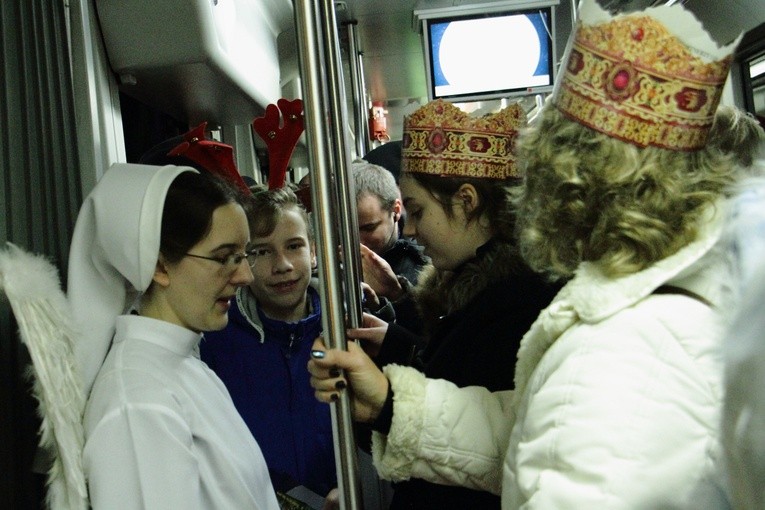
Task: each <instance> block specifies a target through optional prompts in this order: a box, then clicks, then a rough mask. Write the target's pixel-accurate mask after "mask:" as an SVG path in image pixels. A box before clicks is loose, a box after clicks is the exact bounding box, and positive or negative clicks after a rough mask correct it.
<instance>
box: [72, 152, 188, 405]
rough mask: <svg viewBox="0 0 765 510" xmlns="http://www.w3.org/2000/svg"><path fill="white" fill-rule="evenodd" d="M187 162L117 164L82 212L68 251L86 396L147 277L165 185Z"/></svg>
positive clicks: (153, 259) (153, 260)
mask: <svg viewBox="0 0 765 510" xmlns="http://www.w3.org/2000/svg"><path fill="white" fill-rule="evenodd" d="M183 172H196V170H194V169H192V168H189V167H177V166H163V167H159V166H149V165H134V164H125V163H118V164H114V165H112V166H111V167H110V168H109V169H108V170H107V171H106V173H104V175H103V177H102V178H101V179H100V180H99V181H98V183H97V184H96V186H95V188H94V189H93V191H92V192H91V193H90V195H88V197H87V198H86V199H85V202H84V203H83V205H82V208H81V209H80V213H79V216H78V217H77V223H76V225H75V229H74V234H73V236H72V245H71V249H70V252H69V276H68V279H69V284H68V289H67V297H68V299H69V304H70V306H71V309H72V313H73V314H74V319H75V324H76V327H77V328H78V330H79V334H80V335H81V337H80V338H78V339H77V341H76V342H75V345H74V354H75V359H76V361H77V363H78V365H79V366H78V368H79V371H80V375H81V377H82V382H83V386H84V391H85V395H86V396H87V395H89V393H90V389H91V387H92V386H93V381H94V380H95V378H96V375H97V374H98V371H99V369H100V368H101V364H102V363H103V361H104V358H105V357H106V353H107V351H108V350H109V346H110V344H111V341H112V336H113V334H114V324H115V319H116V317H117V316H118V315H121V314H123V313H125V312H126V311H127V308H128V307H129V306H130V305H131V304H132V298H131V296H132V297H134V296H135V294H136V292H143V291H145V290H146V289H147V288H148V287H149V284H150V283H151V281H152V276H153V274H154V269H155V267H156V263H157V259H158V257H159V243H160V233H161V225H162V209H163V207H164V203H165V196H166V195H167V190H168V188H169V187H170V184H171V183H172V182H173V180H174V179H175V178H176V177H177V176H178V175H179V174H181V173H183Z"/></svg>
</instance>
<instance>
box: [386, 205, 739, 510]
mask: <svg viewBox="0 0 765 510" xmlns="http://www.w3.org/2000/svg"><path fill="white" fill-rule="evenodd" d="M721 209H722V206H721V205H718V207H717V208H710V211H709V213H708V215H707V216H708V217H707V220H708V221H706V222H705V223H704V227H703V228H702V230H701V232H700V233H699V236H698V238H697V240H696V241H695V242H693V243H691V244H689V245H688V246H686V247H684V248H683V249H682V250H680V251H679V252H677V253H675V254H674V255H672V256H670V257H668V258H666V259H664V260H662V261H660V262H658V263H657V264H655V265H653V266H651V267H649V268H647V269H645V270H644V271H641V272H639V273H636V274H632V275H629V276H626V277H623V278H619V279H607V278H605V277H604V276H603V275H602V274H601V273H600V272H599V271H598V269H597V268H596V267H595V266H594V265H592V264H586V263H585V264H583V265H582V266H581V267H580V268H579V269H578V271H577V274H576V276H575V277H574V279H572V280H571V281H570V282H569V283H568V284H567V285H566V286H565V287H564V288H563V289H562V290H561V292H560V293H559V294H558V296H557V297H556V298H555V300H554V301H553V302H552V303H551V305H550V306H549V307H548V308H547V309H545V310H544V311H543V312H542V313H541V314H540V316H539V318H538V319H537V321H536V322H535V323H534V325H533V326H532V327H531V329H530V331H529V332H528V333H527V334H526V335H525V337H524V339H523V342H522V345H521V349H520V351H519V354H518V361H517V364H516V372H515V380H516V389H515V391H513V392H501V393H494V394H492V393H489V392H488V391H486V390H484V389H482V388H475V387H473V388H463V389H458V388H456V387H455V386H453V385H451V384H450V383H448V382H445V381H436V380H428V379H425V378H424V377H423V376H422V375H420V374H418V373H417V372H416V371H414V370H412V369H409V368H405V367H397V366H389V367H387V368H386V374H387V376H388V377H389V379H390V381H391V384H392V387H393V390H394V395H395V400H394V413H393V422H392V426H391V429H390V434H389V435H388V436H383V435H380V434H375V436H374V438H373V443H374V444H373V454H374V458H375V463H376V466H377V468H378V471H379V472H380V474H381V475H382V476H383V477H385V478H390V479H392V480H401V479H406V478H408V477H411V476H416V477H420V478H425V479H428V480H431V481H434V482H438V483H445V484H458V485H465V486H469V487H474V488H481V489H484V490H490V491H492V492H495V493H500V492H501V494H502V507H503V509H515V508H524V509H544V510H547V509H553V508H561V509H578V508H585V509H592V508H597V509H604V508H607V509H617V508H618V509H621V508H624V509H628V508H629V509H640V508H645V509H658V508H687V507H690V506H692V505H693V501H694V500H696V501H698V498H703V497H704V496H703V494H704V492H705V491H707V490H709V489H710V488H713V487H715V485H716V480H715V467H716V463H717V457H718V455H719V453H718V452H719V446H718V445H719V437H718V436H719V421H720V409H721V405H722V360H721V337H722V331H723V328H724V324H723V322H724V320H723V317H722V314H721V313H719V306H720V304H721V301H722V300H723V299H724V297H725V296H726V294H725V292H726V288H725V287H726V283H727V274H728V272H727V263H726V261H725V260H724V259H725V255H724V253H723V251H722V250H720V249H718V248H716V245H717V241H718V240H719V239H720V234H721V230H722V223H723V221H722V217H724V213H723V211H722V210H721ZM666 286H671V287H672V288H670V289H667V288H666ZM678 288H679V289H680V290H677V289H678ZM657 289H659V290H657ZM465 341H466V342H469V341H470V339H469V338H466V339H465ZM503 461H504V466H503Z"/></svg>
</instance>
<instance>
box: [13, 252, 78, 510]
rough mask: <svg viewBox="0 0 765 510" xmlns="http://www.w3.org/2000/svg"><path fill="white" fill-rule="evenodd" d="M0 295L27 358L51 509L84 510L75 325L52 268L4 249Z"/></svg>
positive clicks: (40, 260)
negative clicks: (47, 461) (46, 455)
mask: <svg viewBox="0 0 765 510" xmlns="http://www.w3.org/2000/svg"><path fill="white" fill-rule="evenodd" d="M0 291H2V292H3V293H4V294H5V295H6V296H7V298H8V300H9V302H10V305H11V308H12V310H13V314H14V316H15V317H16V321H17V322H18V325H19V332H20V335H21V340H22V342H24V344H25V345H26V346H27V349H28V350H29V354H30V356H31V358H32V372H33V374H34V387H33V392H34V396H35V398H36V399H37V401H38V402H39V413H40V415H41V417H42V426H41V427H40V447H41V448H43V449H45V450H46V451H48V452H51V453H52V456H53V464H52V466H51V468H50V470H49V472H48V492H47V504H48V507H49V508H50V509H53V510H58V509H72V510H79V509H82V510H87V508H88V496H87V489H86V485H85V475H84V472H83V468H82V449H83V444H84V433H83V427H82V414H83V411H84V408H85V395H84V392H83V389H82V384H81V382H80V378H79V375H78V373H77V368H76V365H75V361H74V355H73V352H72V346H73V341H74V327H73V324H74V321H73V318H72V315H71V312H70V310H69V305H68V302H67V300H66V298H65V296H64V293H63V292H62V290H61V284H60V280H59V276H58V271H57V270H56V268H55V267H54V266H53V265H52V264H51V263H50V262H48V261H47V260H46V259H45V258H44V257H42V256H38V255H33V254H30V253H27V252H25V251H24V250H22V249H21V248H19V247H17V246H15V245H13V244H11V243H8V244H7V246H6V248H5V249H4V250H0Z"/></svg>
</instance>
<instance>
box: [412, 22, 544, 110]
mask: <svg viewBox="0 0 765 510" xmlns="http://www.w3.org/2000/svg"><path fill="white" fill-rule="evenodd" d="M423 23H424V25H423V32H424V40H425V45H426V46H425V51H426V58H427V60H426V61H427V64H428V89H429V90H428V93H429V97H430V99H436V98H443V99H447V100H451V101H477V100H482V99H493V98H500V97H509V96H518V95H528V94H539V93H544V92H550V91H551V90H552V85H553V55H554V43H555V37H554V33H553V26H554V23H553V9H552V7H544V8H535V9H528V10H523V11H512V12H495V13H489V14H482V15H472V16H452V17H439V18H431V19H426V20H424V21H423Z"/></svg>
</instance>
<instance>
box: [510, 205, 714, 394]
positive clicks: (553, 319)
mask: <svg viewBox="0 0 765 510" xmlns="http://www.w3.org/2000/svg"><path fill="white" fill-rule="evenodd" d="M724 218H725V207H724V204H723V202H718V203H717V204H715V206H714V207H710V208H709V209H708V210H707V211H706V213H705V214H704V215H703V217H702V219H701V225H702V226H701V227H700V229H699V235H698V237H697V239H696V241H694V242H692V243H690V244H688V245H687V246H685V247H684V248H682V249H681V250H679V251H678V252H677V253H675V254H673V255H671V256H669V257H667V258H665V259H663V260H661V261H659V262H657V263H656V264H654V265H652V266H651V267H649V268H647V269H645V270H643V271H640V272H638V273H634V274H631V275H627V276H624V277H622V278H617V279H607V278H606V277H604V276H603V274H602V273H601V272H600V271H599V270H598V268H597V267H596V266H595V265H593V264H589V263H583V264H582V265H581V266H580V267H579V268H578V269H577V272H576V275H575V276H574V278H573V279H572V280H571V281H570V282H568V283H567V284H566V286H565V287H563V289H561V291H560V292H559V293H558V295H557V296H556V297H555V299H553V301H552V303H550V305H549V306H548V307H547V308H546V309H544V310H542V312H541V313H540V314H539V317H537V320H536V321H535V322H534V324H533V325H532V326H531V328H530V329H529V331H528V332H527V333H526V334H525V335H524V337H523V339H522V340H521V347H520V349H519V350H518V361H517V362H516V365H515V393H514V395H513V407H514V408H515V409H517V406H518V404H519V403H520V400H521V398H522V397H523V394H524V390H525V389H526V385H527V384H528V381H529V379H530V378H531V374H532V373H533V372H534V369H535V368H536V367H537V365H538V364H539V362H540V360H541V359H542V356H544V354H545V352H547V349H549V348H550V346H551V345H552V344H553V343H555V341H556V340H557V339H558V338H559V337H560V336H561V335H562V334H563V333H564V332H565V331H566V330H567V329H569V328H570V327H571V326H573V325H574V324H575V323H576V322H579V321H584V322H593V323H594V322H598V321H601V320H603V319H605V318H607V317H609V316H611V315H613V314H615V313H617V312H618V311H620V310H623V309H625V308H627V307H629V306H632V305H633V304H635V303H637V302H638V301H640V300H641V299H643V298H645V297H646V296H648V295H649V294H651V293H652V292H653V291H654V290H656V289H657V288H658V287H660V286H661V285H664V284H666V283H669V282H671V283H672V284H673V285H677V286H679V287H683V288H686V289H688V290H691V291H693V292H695V293H697V294H699V295H701V296H702V297H704V298H706V299H707V300H709V301H710V302H712V303H713V304H714V303H719V302H720V298H721V295H722V292H723V291H722V289H718V288H714V286H713V285H706V284H704V282H703V281H699V280H704V279H694V277H693V276H694V275H695V274H696V273H697V272H698V271H699V270H700V269H701V268H702V267H706V266H707V263H706V262H704V260H702V259H704V258H705V256H706V255H707V254H710V257H706V258H707V259H710V261H709V263H713V262H714V261H717V260H719V259H718V258H717V257H716V256H715V254H716V253H717V250H714V251H715V253H712V252H713V248H714V247H715V246H716V245H717V244H718V241H720V239H721V237H722V231H723V226H724ZM723 277H724V275H721V278H723ZM718 282H719V280H718ZM713 283H715V282H713Z"/></svg>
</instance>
